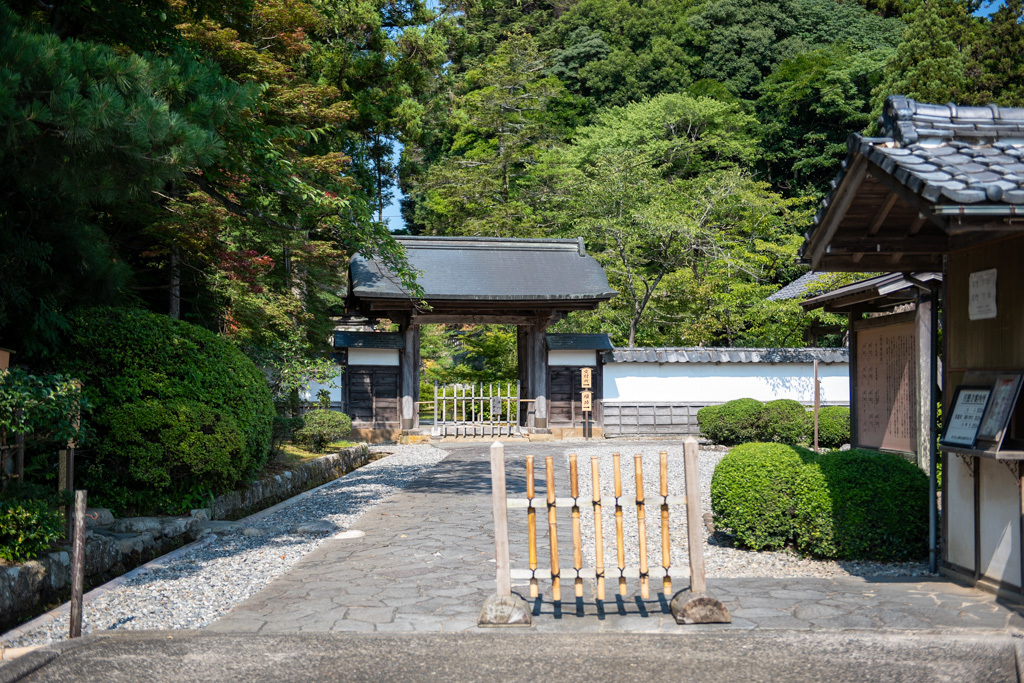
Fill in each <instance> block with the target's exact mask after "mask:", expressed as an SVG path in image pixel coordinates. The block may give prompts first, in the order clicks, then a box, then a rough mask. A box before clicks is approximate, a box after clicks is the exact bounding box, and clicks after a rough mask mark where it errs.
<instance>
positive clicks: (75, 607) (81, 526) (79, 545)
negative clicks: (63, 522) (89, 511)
mask: <svg viewBox="0 0 1024 683" xmlns="http://www.w3.org/2000/svg"><path fill="white" fill-rule="evenodd" d="M85 501H86V492H85V491H75V516H74V546H73V548H72V551H71V626H70V632H69V634H68V635H69V636H70V637H71V638H78V637H80V636H81V635H82V592H83V589H84V587H85V509H86V504H85Z"/></svg>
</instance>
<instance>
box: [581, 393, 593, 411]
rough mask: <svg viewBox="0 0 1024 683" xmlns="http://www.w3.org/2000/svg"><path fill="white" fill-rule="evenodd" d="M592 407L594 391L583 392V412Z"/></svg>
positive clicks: (590, 409)
mask: <svg viewBox="0 0 1024 683" xmlns="http://www.w3.org/2000/svg"><path fill="white" fill-rule="evenodd" d="M593 409H594V392H592V391H584V392H583V412H585V413H589V412H590V411H592V410H593Z"/></svg>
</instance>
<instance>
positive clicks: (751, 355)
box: [603, 346, 850, 363]
mask: <svg viewBox="0 0 1024 683" xmlns="http://www.w3.org/2000/svg"><path fill="white" fill-rule="evenodd" d="M603 355H604V361H605V362H606V363H813V362H814V361H815V360H817V361H819V362H821V363H849V362H850V350H849V349H846V348H803V349H725V348H705V347H700V346H687V347H662V348H632V349H628V348H625V349H614V350H612V351H606V352H605V353H604V354H603Z"/></svg>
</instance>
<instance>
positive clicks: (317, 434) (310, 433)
mask: <svg viewBox="0 0 1024 683" xmlns="http://www.w3.org/2000/svg"><path fill="white" fill-rule="evenodd" d="M302 421H303V425H302V427H301V428H299V429H296V430H295V441H296V442H298V443H299V444H300V445H302V446H304V447H305V448H307V449H309V450H311V451H313V452H314V453H323V452H324V450H325V449H326V448H327V446H328V445H330V444H331V442H333V441H337V440H339V439H344V438H345V437H346V436H348V434H349V432H351V431H352V420H351V419H350V418H349V416H348V415H346V414H345V413H338V412H335V411H333V410H311V411H309V412H308V413H306V414H305V415H303V416H302Z"/></svg>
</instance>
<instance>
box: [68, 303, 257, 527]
mask: <svg viewBox="0 0 1024 683" xmlns="http://www.w3.org/2000/svg"><path fill="white" fill-rule="evenodd" d="M61 365H62V366H61V370H62V371H63V372H65V373H66V374H69V375H71V376H72V377H76V378H78V379H80V380H82V382H83V391H84V393H85V395H86V397H87V399H88V400H89V404H90V405H91V406H92V408H91V415H90V417H91V418H92V419H91V420H90V423H91V424H93V425H94V426H95V428H96V434H95V435H94V437H95V440H94V441H93V442H92V443H94V444H96V445H95V447H94V448H92V449H90V452H83V453H82V461H81V463H82V469H81V470H80V472H81V475H80V476H82V477H83V479H84V483H85V485H86V487H87V488H88V489H89V493H90V497H91V498H93V497H94V499H95V500H96V502H97V504H103V505H106V506H107V507H112V508H114V509H115V510H116V511H117V512H119V513H122V514H123V513H134V512H146V513H160V512H171V510H164V509H160V508H161V507H162V506H165V505H166V501H168V500H170V499H172V498H174V497H175V496H186V495H194V494H196V493H197V492H199V491H202V492H204V493H208V492H209V491H207V490H206V489H205V487H207V486H210V488H211V489H212V491H213V492H214V493H220V492H223V491H225V490H228V489H230V488H232V487H234V486H236V485H237V484H239V483H241V482H242V481H244V480H245V479H248V478H250V477H251V476H253V475H254V474H256V473H257V472H258V471H259V470H260V469H261V468H262V466H263V464H264V463H265V462H266V459H267V456H268V455H269V447H270V436H271V425H272V422H273V418H274V405H273V403H272V401H271V397H270V390H269V388H268V387H267V382H266V378H265V377H264V375H263V373H262V372H261V371H260V370H259V368H257V367H256V366H255V365H254V364H253V362H252V361H251V360H249V359H248V358H247V357H246V356H245V355H244V354H243V353H242V352H241V351H239V350H238V348H237V347H235V346H234V345H233V344H232V343H231V342H229V341H228V340H226V339H224V338H223V337H221V336H218V335H217V334H214V333H213V332H210V331H209V330H206V329H203V328H201V327H199V326H197V325H193V324H191V323H187V322H183V321H179V320H172V319H170V318H168V317H167V316H164V315H157V314H154V313H149V312H147V311H142V310H138V309H124V308H98V309H91V310H88V311H86V312H84V313H83V314H81V315H80V316H79V317H78V319H77V320H75V321H74V325H73V328H72V332H71V334H70V338H69V339H68V341H67V343H66V344H65V346H64V348H63V349H62V358H61ZM158 406H164V408H163V409H162V410H161V409H160V408H158ZM135 419H138V420H139V423H138V424H137V425H134V426H133V424H132V423H133V420H135ZM174 419H181V420H184V421H185V424H186V425H188V426H192V427H195V428H196V429H198V430H199V431H200V432H201V434H202V436H197V437H196V439H198V441H196V442H194V443H193V442H190V441H189V438H188V437H186V436H185V431H186V430H185V429H184V428H183V429H182V430H173V429H170V430H169V429H167V427H168V426H169V425H170V421H172V420H174ZM165 431H168V432H169V433H168V434H166V435H162V433H163V432H165ZM143 443H147V444H148V445H147V446H145V447H143V446H142V444H143ZM122 448H124V449H126V450H121V449H122ZM203 449H207V450H206V451H205V453H203V452H202V451H203ZM179 451H180V452H179ZM199 461H202V463H203V464H200V463H199ZM183 467H184V468H185V469H187V470H188V471H189V474H187V475H185V474H182V472H183V471H184V470H182V469H179V468H183ZM155 494H158V495H155ZM193 507H194V506H193ZM175 511H177V510H175Z"/></svg>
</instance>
